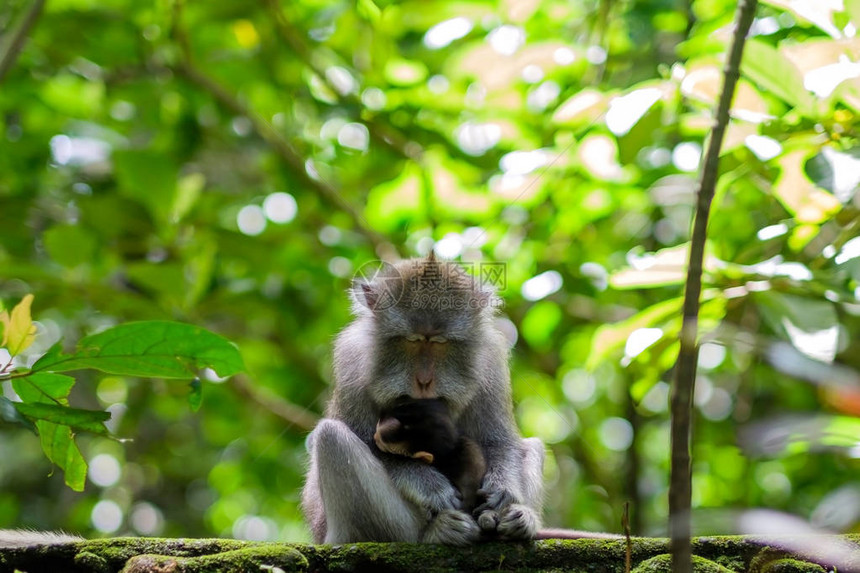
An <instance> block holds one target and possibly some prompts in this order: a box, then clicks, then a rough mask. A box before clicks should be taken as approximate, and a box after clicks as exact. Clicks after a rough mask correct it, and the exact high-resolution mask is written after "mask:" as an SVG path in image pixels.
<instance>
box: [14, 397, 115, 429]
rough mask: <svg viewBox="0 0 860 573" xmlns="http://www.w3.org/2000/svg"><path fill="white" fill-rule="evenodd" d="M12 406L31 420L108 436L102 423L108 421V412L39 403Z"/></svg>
mask: <svg viewBox="0 0 860 573" xmlns="http://www.w3.org/2000/svg"><path fill="white" fill-rule="evenodd" d="M13 404H14V405H15V409H16V410H18V412H20V413H21V414H22V415H23V416H26V417H27V418H30V419H31V420H44V421H46V422H53V423H55V424H61V425H65V426H69V427H70V428H73V429H75V430H82V431H84V432H93V433H95V434H102V435H107V434H108V431H107V428H106V427H105V425H104V422H105V421H106V420H109V419H110V413H109V412H103V411H101V410H80V409H78V408H69V407H68V406H57V405H55V404H44V403H41V402H33V403H26V402H13Z"/></svg>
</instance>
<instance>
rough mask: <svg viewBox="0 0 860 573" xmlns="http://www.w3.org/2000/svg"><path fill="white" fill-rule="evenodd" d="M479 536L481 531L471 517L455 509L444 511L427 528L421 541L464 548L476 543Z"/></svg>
mask: <svg viewBox="0 0 860 573" xmlns="http://www.w3.org/2000/svg"><path fill="white" fill-rule="evenodd" d="M480 536H481V529H480V528H479V527H478V524H477V523H475V520H474V519H472V516H471V515H469V514H468V513H464V512H462V511H459V510H455V509H445V510H443V511H440V512H439V515H437V516H436V519H434V520H433V521H432V522H431V523H430V525H428V526H427V530H426V531H425V532H424V537H423V539H422V541H424V543H441V544H443V545H457V546H460V547H464V546H466V545H471V544H472V543H474V542H476V541H477V540H478V539H479V538H480Z"/></svg>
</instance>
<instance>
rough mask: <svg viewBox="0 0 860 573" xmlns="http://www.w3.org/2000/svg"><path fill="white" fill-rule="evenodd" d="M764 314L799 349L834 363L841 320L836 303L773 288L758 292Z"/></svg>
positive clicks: (772, 325) (776, 329)
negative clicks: (786, 292)
mask: <svg viewBox="0 0 860 573" xmlns="http://www.w3.org/2000/svg"><path fill="white" fill-rule="evenodd" d="M755 299H756V301H757V302H758V303H759V308H760V309H761V312H762V316H763V317H764V318H765V320H767V322H768V323H769V324H770V326H771V328H773V329H774V330H775V331H776V332H778V333H779V334H781V335H782V336H784V337H785V338H786V339H788V340H790V341H791V343H792V344H793V345H794V347H795V348H797V349H798V350H799V351H800V352H802V353H804V354H805V355H807V356H809V357H810V358H814V359H816V360H821V361H822V362H832V361H833V359H834V358H835V356H836V351H837V348H838V342H839V319H838V317H837V316H836V309H835V308H834V306H833V303H831V302H829V301H827V300H820V299H815V298H811V297H799V296H795V295H789V294H783V293H778V292H774V291H767V292H760V293H756V294H755Z"/></svg>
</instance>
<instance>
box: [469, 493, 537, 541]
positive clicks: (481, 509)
mask: <svg viewBox="0 0 860 573" xmlns="http://www.w3.org/2000/svg"><path fill="white" fill-rule="evenodd" d="M478 495H481V496H484V497H485V498H486V500H487V501H486V502H484V503H483V504H481V505H479V506H478V507H477V508H475V512H474V515H476V516H477V519H478V525H479V526H480V528H481V529H482V530H483V531H485V532H487V533H494V534H496V535H498V536H499V537H501V538H502V539H534V538H535V536H536V535H537V530H538V524H539V522H540V520H539V518H538V515H537V513H536V512H535V510H534V509H532V508H530V507H528V506H527V505H523V504H521V503H518V500H517V498H516V497H515V496H514V495H513V494H512V493H511V492H509V491H507V490H505V489H502V488H493V487H488V484H485V485H484V487H483V488H482V489H480V490H478Z"/></svg>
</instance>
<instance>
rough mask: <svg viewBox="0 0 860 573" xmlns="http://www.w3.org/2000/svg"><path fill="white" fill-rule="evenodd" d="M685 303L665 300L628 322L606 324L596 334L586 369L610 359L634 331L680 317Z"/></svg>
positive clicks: (677, 300) (682, 300) (591, 368)
mask: <svg viewBox="0 0 860 573" xmlns="http://www.w3.org/2000/svg"><path fill="white" fill-rule="evenodd" d="M683 303H684V299H682V298H673V299H669V300H665V301H663V302H658V303H657V304H653V305H651V306H649V307H648V308H646V309H645V310H643V311H641V312H639V313H637V314H635V315H633V316H631V317H630V318H628V319H627V320H624V321H621V322H617V323H615V324H604V325H603V326H601V327H600V328H598V329H597V331H595V333H594V338H593V339H592V341H591V350H590V351H589V353H588V362H586V365H585V367H586V368H587V369H588V370H594V369H595V368H596V367H597V365H598V364H600V363H601V362H603V361H604V360H606V359H607V358H609V356H610V355H612V354H614V353H615V352H616V351H617V350H618V349H619V348H623V347H624V345H625V344H626V343H627V339H628V338H630V335H631V334H632V333H633V332H634V331H636V330H639V329H640V328H649V327H652V326H655V325H657V324H658V323H662V322H664V321H665V320H667V319H669V318H672V317H676V316H679V315H680V313H681V306H682V305H683Z"/></svg>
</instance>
